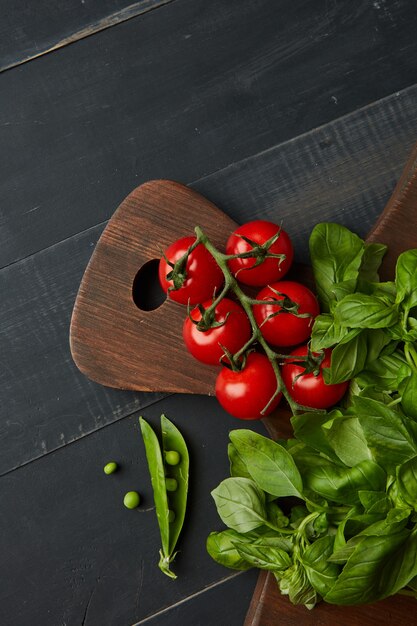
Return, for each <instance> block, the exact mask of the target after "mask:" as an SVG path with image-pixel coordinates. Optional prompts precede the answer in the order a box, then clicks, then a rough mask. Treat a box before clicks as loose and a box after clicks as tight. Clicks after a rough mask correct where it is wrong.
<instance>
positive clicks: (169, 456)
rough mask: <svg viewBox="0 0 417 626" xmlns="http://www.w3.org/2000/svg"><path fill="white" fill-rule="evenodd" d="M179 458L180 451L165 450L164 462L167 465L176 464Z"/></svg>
mask: <svg viewBox="0 0 417 626" xmlns="http://www.w3.org/2000/svg"><path fill="white" fill-rule="evenodd" d="M180 460H181V456H180V453H179V452H177V451H176V450H167V451H166V452H165V463H167V464H168V465H178V463H179V462H180Z"/></svg>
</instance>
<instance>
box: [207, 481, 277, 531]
mask: <svg viewBox="0 0 417 626" xmlns="http://www.w3.org/2000/svg"><path fill="white" fill-rule="evenodd" d="M211 495H212V496H213V499H214V501H215V503H216V506H217V512H218V514H219V516H220V518H221V520H222V521H223V522H224V523H225V524H226V526H228V527H229V528H232V529H233V530H236V531H238V532H242V533H245V532H248V531H250V530H253V529H254V528H257V527H258V526H261V525H262V524H264V523H265V521H266V510H265V494H264V492H263V491H262V490H261V489H259V487H258V486H257V485H256V483H254V482H253V480H249V479H248V478H239V477H238V478H226V479H225V480H223V481H222V482H221V483H220V485H219V486H218V487H216V489H214V490H213V491H212V492H211Z"/></svg>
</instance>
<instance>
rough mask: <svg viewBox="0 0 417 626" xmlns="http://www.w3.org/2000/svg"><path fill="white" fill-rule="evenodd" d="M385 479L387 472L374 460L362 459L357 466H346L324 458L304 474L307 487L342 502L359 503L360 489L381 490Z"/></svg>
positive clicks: (328, 498) (327, 498) (327, 497)
mask: <svg viewBox="0 0 417 626" xmlns="http://www.w3.org/2000/svg"><path fill="white" fill-rule="evenodd" d="M306 470H307V468H306ZM385 481H386V474H385V472H384V471H383V469H382V468H381V467H380V466H379V465H378V464H377V463H374V462H373V461H361V462H360V463H358V464H357V465H356V466H355V467H350V468H344V467H340V466H338V465H335V464H333V463H330V462H326V461H325V460H324V459H323V462H322V463H321V464H317V465H316V466H315V467H311V468H310V469H309V471H308V472H307V471H306V475H305V476H304V482H305V487H306V488H308V489H311V490H312V491H314V492H315V493H317V494H318V495H320V496H322V497H323V498H326V500H331V501H333V502H340V503H341V504H356V503H358V502H359V495H358V491H362V490H372V491H381V490H382V489H384V487H385Z"/></svg>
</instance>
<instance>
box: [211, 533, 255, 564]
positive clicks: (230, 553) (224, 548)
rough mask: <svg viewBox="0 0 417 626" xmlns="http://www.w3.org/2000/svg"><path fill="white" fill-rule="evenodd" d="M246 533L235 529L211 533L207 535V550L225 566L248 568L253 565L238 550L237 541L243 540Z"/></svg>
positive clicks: (215, 559)
mask: <svg viewBox="0 0 417 626" xmlns="http://www.w3.org/2000/svg"><path fill="white" fill-rule="evenodd" d="M242 537H244V535H241V534H240V533H237V532H236V531H234V530H230V529H228V530H223V531H222V532H218V533H210V534H209V536H208V537H207V543H206V548H207V552H208V553H209V555H210V556H211V558H212V559H214V561H216V562H217V563H219V564H220V565H224V566H225V567H230V568H231V569H237V570H247V569H250V568H251V567H252V565H251V563H249V562H248V561H246V560H245V559H244V558H243V557H242V556H241V555H240V554H239V552H238V551H237V548H236V543H237V542H239V541H241V539H242Z"/></svg>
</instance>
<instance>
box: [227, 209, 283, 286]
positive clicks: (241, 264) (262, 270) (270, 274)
mask: <svg viewBox="0 0 417 626" xmlns="http://www.w3.org/2000/svg"><path fill="white" fill-rule="evenodd" d="M278 232H279V237H278V239H277V240H276V241H275V243H273V244H272V246H271V247H270V248H269V252H271V253H274V254H285V259H284V260H281V261H280V259H279V258H269V259H268V258H266V259H264V260H263V261H262V263H260V264H259V265H257V266H256V267H254V266H255V263H256V259H255V258H247V259H231V260H230V261H229V267H230V270H231V272H232V273H233V274H234V276H235V277H236V278H237V279H238V280H239V281H240V282H241V283H244V284H245V285H253V286H257V287H261V286H263V285H268V284H270V283H273V282H275V281H277V280H279V279H280V278H283V277H284V276H285V274H286V273H287V271H288V270H289V268H290V265H291V263H292V260H293V256H294V251H293V246H292V243H291V240H290V238H289V236H288V235H287V233H286V232H285V231H284V230H282V229H281V230H280V227H279V226H277V225H276V224H273V223H272V222H267V221H265V220H254V221H252V222H247V223H246V224H243V225H242V226H239V228H237V229H236V230H235V231H234V232H233V233H232V234H231V235H230V237H229V239H228V241H227V244H226V254H242V253H244V252H248V251H250V250H253V246H252V245H251V244H250V243H248V242H247V241H245V239H243V238H242V235H243V236H244V237H246V238H247V239H250V240H251V241H253V242H255V243H257V244H264V243H265V242H266V241H268V240H269V239H270V238H271V237H273V236H274V235H276V234H277V233H278Z"/></svg>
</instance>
